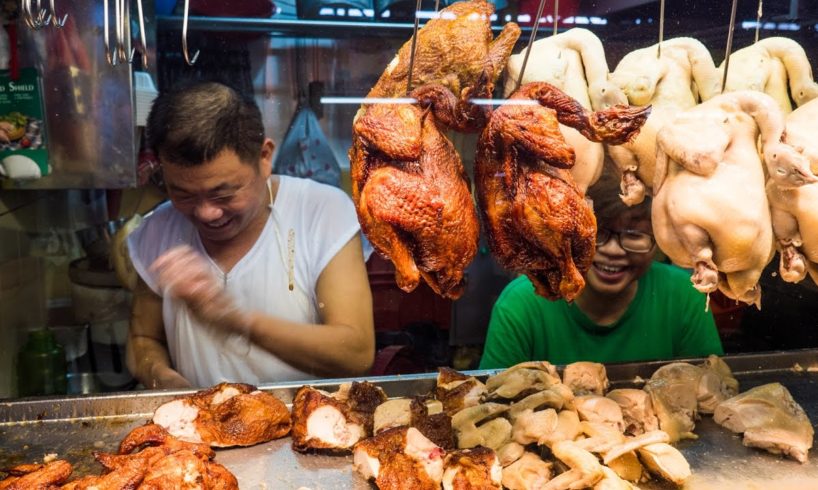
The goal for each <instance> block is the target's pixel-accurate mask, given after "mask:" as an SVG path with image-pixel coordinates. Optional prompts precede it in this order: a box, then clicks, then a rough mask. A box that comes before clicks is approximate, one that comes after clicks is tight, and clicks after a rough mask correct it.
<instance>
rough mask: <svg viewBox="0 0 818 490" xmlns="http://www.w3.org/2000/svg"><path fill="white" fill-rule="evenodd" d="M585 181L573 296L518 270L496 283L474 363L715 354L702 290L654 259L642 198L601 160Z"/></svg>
mask: <svg viewBox="0 0 818 490" xmlns="http://www.w3.org/2000/svg"><path fill="white" fill-rule="evenodd" d="M605 170H606V171H605V173H604V174H603V177H602V178H601V179H600V181H599V182H598V183H597V184H596V185H595V186H593V187H592V188H591V189H589V191H588V195H589V197H590V198H591V199H592V200H593V201H594V212H595V214H596V216H597V223H598V226H597V228H598V233H597V250H596V254H595V255H594V261H593V265H592V266H591V268H590V270H589V271H588V272H587V273H586V275H585V280H586V284H585V289H583V291H582V293H580V295H579V296H578V297H577V298H576V300H575V301H574V303H567V302H566V301H565V300H558V301H549V300H547V299H545V298H543V297H541V296H538V295H536V294H535V293H534V286H533V285H532V284H531V281H530V280H529V279H528V278H527V277H526V276H520V277H518V278H517V279H515V280H513V281H512V282H511V283H509V285H508V286H506V288H505V289H504V290H503V292H502V294H501V295H500V297H499V298H498V299H497V302H496V303H495V304H494V309H493V310H492V313H491V321H490V323H489V328H488V334H487V338H486V344H485V349H484V352H483V357H482V359H481V360H480V368H481V369H489V368H506V367H509V366H512V365H514V364H517V363H520V362H523V361H531V360H546V361H550V362H552V363H554V364H568V363H571V362H575V361H596V362H626V361H645V360H653V359H672V358H680V357H698V356H707V355H709V354H719V355H720V354H723V350H722V346H721V341H720V339H719V336H718V332H717V330H716V325H715V322H714V321H713V316H712V315H711V314H710V313H709V312H708V311H707V310H706V305H705V300H706V298H705V296H704V295H702V294H701V293H699V292H698V291H696V290H695V289H694V288H693V286H692V285H691V283H690V273H689V272H688V271H685V270H683V269H680V268H678V267H676V266H673V265H667V264H662V263H659V262H655V261H654V256H655V255H656V248H657V247H656V241H655V240H654V238H653V233H652V228H651V220H650V198H646V199H645V201H644V202H643V203H642V204H639V205H637V206H633V207H630V208H629V207H627V206H625V205H624V204H623V203H622V201H621V199H620V198H619V196H618V190H619V189H618V179H617V178H616V176H615V174H613V173H612V172H610V171H609V168H608V167H607V166H606V169H605Z"/></svg>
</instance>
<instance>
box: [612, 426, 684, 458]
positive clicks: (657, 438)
mask: <svg viewBox="0 0 818 490" xmlns="http://www.w3.org/2000/svg"><path fill="white" fill-rule="evenodd" d="M669 441H670V436H669V435H668V434H667V432H665V431H663V430H652V431H650V432H645V433H644V434H640V435H638V436H636V437H629V438H627V440H626V441H625V442H623V443H621V444H617V445H616V446H614V447H612V448H611V449H610V450H609V451H606V452H605V453H604V454H603V455H602V456H603V457H602V462H603V463H605V464H608V463H610V462H611V461H613V460H615V459H617V458H619V457H621V456H623V455H625V454H627V453H632V452H634V451H636V450H637V449H639V448H641V447H644V446H649V445H651V444H657V443H660V442H669Z"/></svg>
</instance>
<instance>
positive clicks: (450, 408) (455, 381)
mask: <svg viewBox="0 0 818 490" xmlns="http://www.w3.org/2000/svg"><path fill="white" fill-rule="evenodd" d="M435 394H436V396H437V399H438V400H440V401H441V402H442V403H443V410H444V411H445V412H446V413H447V414H449V415H454V414H455V413H457V412H458V411H460V410H461V409H463V408H467V407H473V406H475V405H478V404H479V403H480V401H481V399H482V397H483V395H485V394H486V385H484V384H483V383H482V382H481V381H479V380H478V379H477V378H475V377H474V376H467V375H465V374H463V373H460V372H458V371H455V370H454V369H450V368H447V367H441V368H439V369H438V373H437V387H436V389H435Z"/></svg>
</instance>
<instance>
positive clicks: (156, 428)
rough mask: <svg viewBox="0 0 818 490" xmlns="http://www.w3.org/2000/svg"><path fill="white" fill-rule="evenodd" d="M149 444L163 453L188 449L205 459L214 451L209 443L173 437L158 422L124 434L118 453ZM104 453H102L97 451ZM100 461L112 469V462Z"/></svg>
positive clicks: (132, 450) (211, 456)
mask: <svg viewBox="0 0 818 490" xmlns="http://www.w3.org/2000/svg"><path fill="white" fill-rule="evenodd" d="M147 446H151V447H159V448H161V449H162V451H163V453H164V454H165V455H168V454H170V453H174V452H177V451H182V450H189V451H192V452H193V453H195V454H198V455H201V456H203V457H205V458H207V459H213V457H214V456H215V455H216V453H215V452H214V451H213V449H211V447H210V445H209V444H206V443H201V442H187V441H183V440H181V439H177V438H176V437H173V436H172V435H171V434H170V433H169V432H168V431H167V430H166V429H165V428H164V427H162V426H161V425H158V424H145V425H141V426H139V427H137V428H135V429H133V430H132V431H130V432H129V433H128V435H126V436H125V437H124V438H123V439H122V441H121V442H120V443H119V454H120V455H128V454H131V453H133V452H134V450H135V449H140V450H142V448H144V447H147ZM99 455H104V453H99ZM97 460H98V461H100V463H102V464H103V466H105V467H106V468H108V469H113V468H114V466H115V465H114V464H113V463H112V465H108V464H106V463H105V462H104V461H103V460H102V459H100V458H97Z"/></svg>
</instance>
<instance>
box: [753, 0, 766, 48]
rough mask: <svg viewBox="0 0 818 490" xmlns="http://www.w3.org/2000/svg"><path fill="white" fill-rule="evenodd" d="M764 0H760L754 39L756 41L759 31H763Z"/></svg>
mask: <svg viewBox="0 0 818 490" xmlns="http://www.w3.org/2000/svg"><path fill="white" fill-rule="evenodd" d="M763 12H764V0H758V12H756V40H755V41H753V42H754V43H757V42H758V37H759V33H760V31H761V16H762V15H764V14H763Z"/></svg>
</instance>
